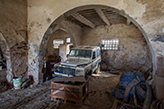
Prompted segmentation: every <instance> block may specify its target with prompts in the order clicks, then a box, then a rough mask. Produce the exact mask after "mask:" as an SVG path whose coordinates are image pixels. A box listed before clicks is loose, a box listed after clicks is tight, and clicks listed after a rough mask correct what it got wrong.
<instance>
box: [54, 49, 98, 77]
mask: <svg viewBox="0 0 164 109" xmlns="http://www.w3.org/2000/svg"><path fill="white" fill-rule="evenodd" d="M100 63H101V55H100V47H98V46H77V47H75V48H72V49H71V50H70V53H69V54H68V55H67V60H66V61H64V62H61V63H58V64H55V65H54V74H55V75H56V76H57V75H58V76H68V77H73V76H84V77H85V78H88V75H89V74H92V73H93V72H95V73H97V72H98V70H99V66H100Z"/></svg>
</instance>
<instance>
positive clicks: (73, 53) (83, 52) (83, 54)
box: [69, 49, 92, 58]
mask: <svg viewBox="0 0 164 109" xmlns="http://www.w3.org/2000/svg"><path fill="white" fill-rule="evenodd" d="M91 53H92V51H91V50H76V49H73V50H71V51H70V54H69V56H76V57H88V58H90V57H91Z"/></svg>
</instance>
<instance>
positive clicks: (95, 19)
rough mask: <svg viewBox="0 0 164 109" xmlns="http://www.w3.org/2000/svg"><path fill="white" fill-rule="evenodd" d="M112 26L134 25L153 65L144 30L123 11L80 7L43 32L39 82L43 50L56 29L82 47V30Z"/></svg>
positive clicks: (57, 20) (40, 74) (62, 16)
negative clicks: (140, 34) (64, 32)
mask: <svg viewBox="0 0 164 109" xmlns="http://www.w3.org/2000/svg"><path fill="white" fill-rule="evenodd" d="M114 24H124V25H131V24H132V25H134V27H136V28H137V29H139V30H140V32H141V33H142V35H143V37H144V40H145V42H146V45H147V47H148V52H149V50H150V54H151V56H152V57H151V56H150V58H151V59H152V61H153V64H154V63H155V58H154V51H153V49H152V47H151V45H150V43H149V40H148V37H147V36H146V34H145V32H144V30H143V29H142V28H141V26H140V25H139V24H138V23H137V22H136V21H135V20H134V19H132V18H131V17H130V16H128V15H127V14H126V13H124V11H120V10H117V9H115V8H112V7H108V6H102V5H87V6H80V7H77V8H74V9H72V10H70V11H68V12H66V13H64V14H63V15H61V16H60V17H59V18H57V19H56V20H55V21H54V22H53V23H52V24H51V25H50V27H49V28H48V29H47V31H46V32H45V34H44V37H43V39H42V42H41V45H40V51H39V59H38V61H39V81H42V73H41V72H42V68H43V63H44V62H43V58H44V57H45V54H46V53H45V49H46V46H47V43H48V39H49V38H50V36H51V34H52V33H53V32H54V31H56V30H58V29H64V30H66V32H67V33H68V34H69V35H70V36H72V37H73V39H74V41H75V46H77V45H82V44H81V39H86V37H83V30H84V29H85V30H91V29H95V28H97V27H99V26H102V25H103V26H107V27H111V26H112V25H114ZM108 29H109V28H108ZM108 29H107V30H108ZM93 38H94V37H93ZM106 39H107V40H108V37H107V38H106ZM106 39H105V40H106ZM109 39H110V38H109ZM99 40H100V39H99ZM100 44H101V41H99V45H100ZM143 55H144V54H143ZM148 63H149V62H148ZM150 63H151V61H150ZM154 67H155V66H154Z"/></svg>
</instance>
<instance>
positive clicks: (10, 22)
mask: <svg viewBox="0 0 164 109" xmlns="http://www.w3.org/2000/svg"><path fill="white" fill-rule="evenodd" d="M0 7H1V9H0V16H1V17H0V25H1V26H0V32H1V40H4V41H5V45H4V47H5V50H6V51H5V52H6V53H5V55H6V59H7V80H8V82H9V83H11V82H12V77H13V76H14V75H13V73H14V70H12V69H13V68H14V69H15V70H20V71H21V70H24V69H26V68H27V64H26V65H25V67H26V68H23V67H22V66H19V65H18V63H17V60H18V59H19V61H22V62H23V61H26V62H27V55H26V56H23V57H21V58H20V57H17V56H16V57H15V55H12V56H11V55H10V53H11V52H12V51H14V50H15V49H14V50H13V47H14V46H16V45H17V44H20V43H21V42H25V41H27V1H22V0H0ZM18 50H19V49H16V51H17V52H18ZM19 52H21V51H19ZM26 53H27V49H26ZM22 58H26V59H22ZM26 62H25V63H26ZM23 73H24V72H19V73H18V74H19V75H21V74H23Z"/></svg>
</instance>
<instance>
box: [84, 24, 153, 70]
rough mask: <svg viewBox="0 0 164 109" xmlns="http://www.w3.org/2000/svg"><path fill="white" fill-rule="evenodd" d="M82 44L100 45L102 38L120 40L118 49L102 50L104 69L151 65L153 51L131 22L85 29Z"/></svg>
mask: <svg viewBox="0 0 164 109" xmlns="http://www.w3.org/2000/svg"><path fill="white" fill-rule="evenodd" d="M81 39H82V40H81V44H82V45H95V46H100V44H101V40H102V39H108V40H115V39H117V40H119V45H118V50H102V51H101V53H102V54H101V57H102V64H101V68H102V70H112V69H139V68H141V67H142V66H147V67H151V65H152V61H151V58H152V57H151V53H150V50H149V47H148V45H147V43H146V40H145V39H144V36H143V35H142V33H141V32H140V31H139V29H138V28H137V27H136V26H135V25H133V24H131V25H126V24H115V25H112V26H110V27H109V26H99V27H96V28H95V29H84V33H83V36H82V38H81Z"/></svg>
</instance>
